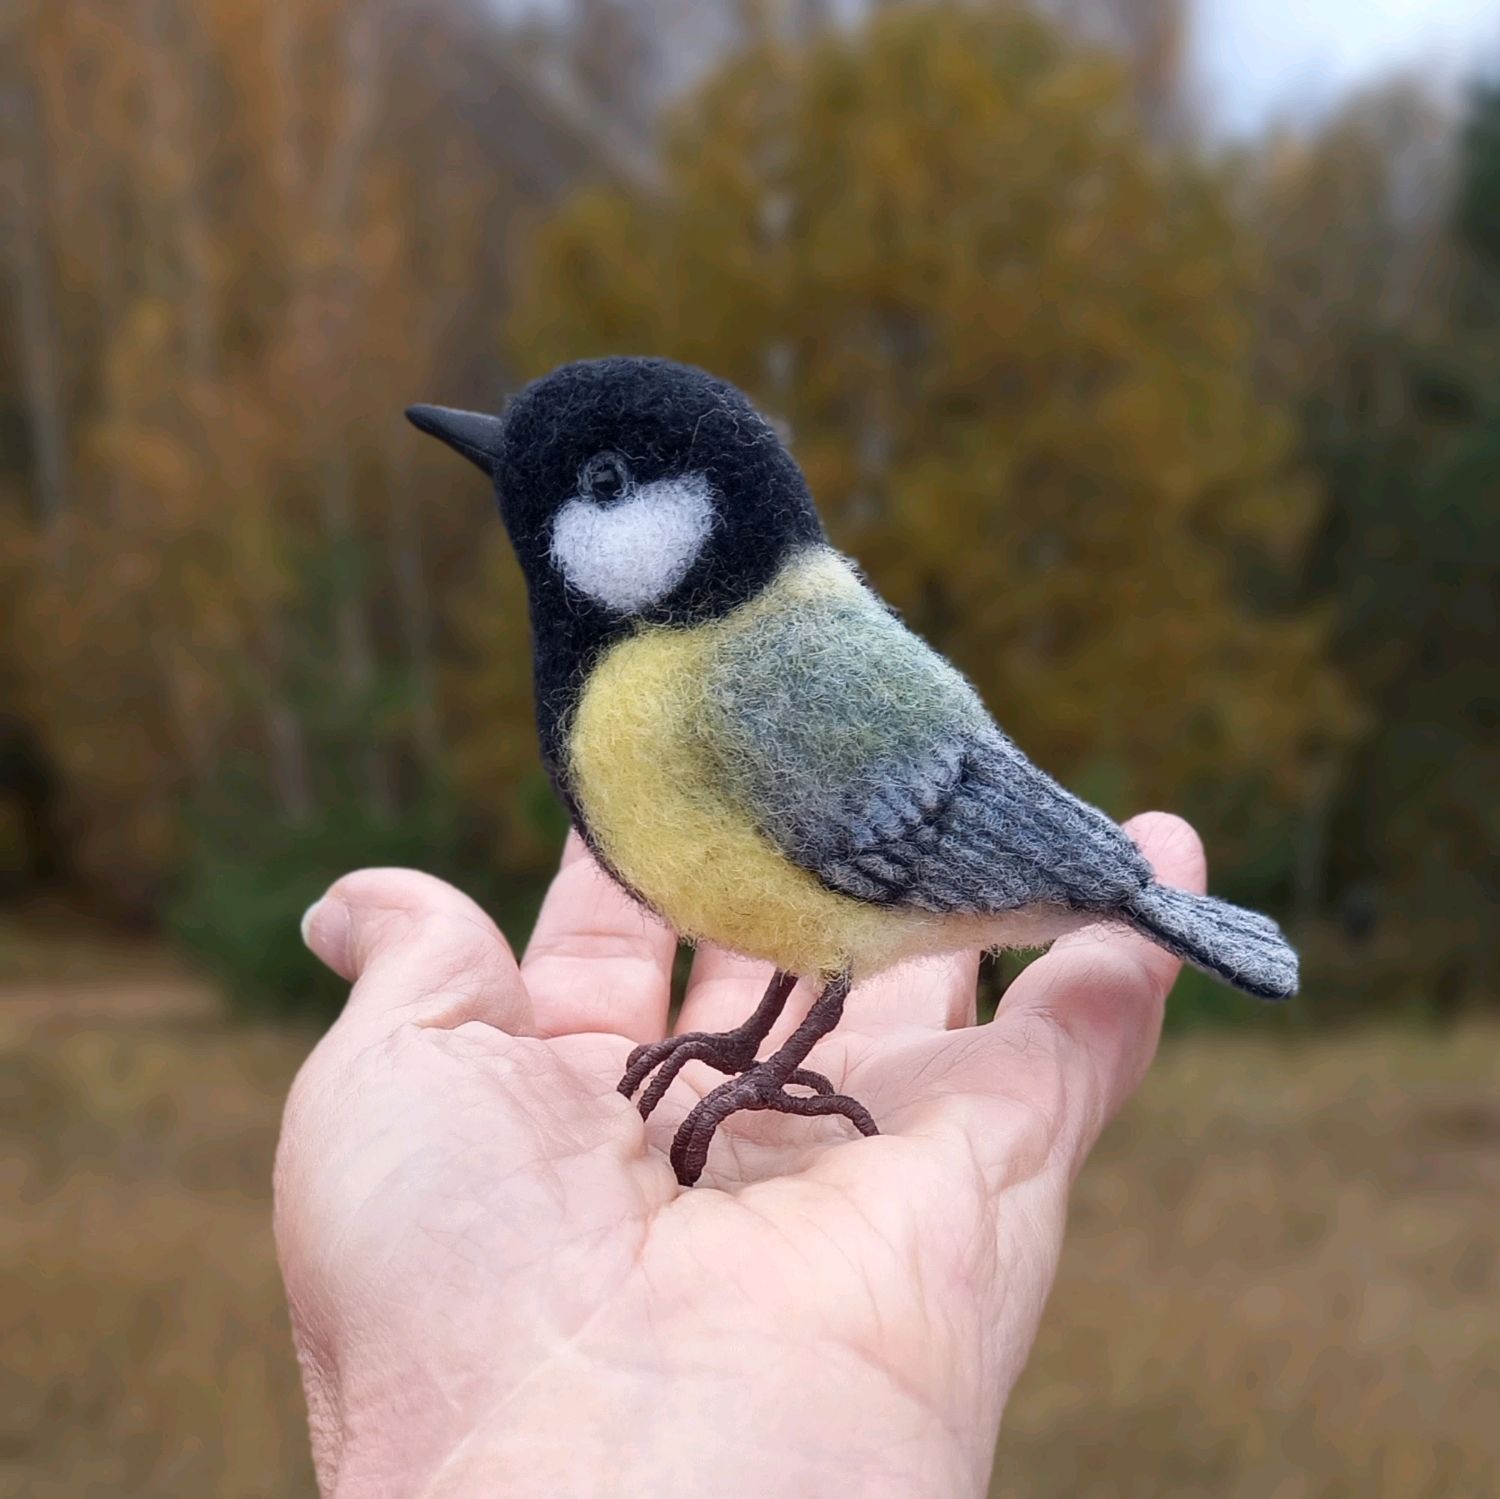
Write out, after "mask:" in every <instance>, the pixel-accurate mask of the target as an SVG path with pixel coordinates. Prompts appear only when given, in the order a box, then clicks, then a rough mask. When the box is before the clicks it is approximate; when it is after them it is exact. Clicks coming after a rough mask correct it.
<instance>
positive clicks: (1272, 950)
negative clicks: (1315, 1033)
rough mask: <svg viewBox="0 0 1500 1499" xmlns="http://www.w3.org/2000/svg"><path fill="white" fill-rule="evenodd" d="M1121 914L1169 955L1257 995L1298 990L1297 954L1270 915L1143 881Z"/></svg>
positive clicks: (1287, 995) (1280, 995)
mask: <svg viewBox="0 0 1500 1499" xmlns="http://www.w3.org/2000/svg"><path fill="white" fill-rule="evenodd" d="M1120 915H1121V916H1122V917H1123V918H1124V919H1125V920H1126V921H1127V922H1129V923H1130V925H1131V926H1133V927H1134V928H1135V929H1136V930H1137V931H1138V932H1141V933H1143V934H1144V935H1145V936H1147V937H1149V938H1150V939H1151V940H1152V941H1153V942H1155V943H1156V944H1157V945H1158V946H1159V947H1164V948H1166V950H1167V951H1168V952H1169V953H1171V954H1172V955H1173V956H1174V957H1178V958H1181V959H1182V960H1183V961H1184V962H1187V963H1191V964H1192V965H1193V966H1194V967H1195V968H1201V969H1202V970H1203V971H1204V972H1205V973H1211V974H1213V975H1214V977H1215V978H1221V979H1223V980H1224V982H1225V983H1226V984H1233V985H1234V987H1235V988H1236V989H1243V990H1244V991H1245V993H1246V994H1253V995H1254V996H1255V997H1256V998H1257V999H1290V998H1291V997H1292V995H1294V994H1295V993H1296V992H1297V954H1296V952H1295V951H1294V950H1293V948H1292V945H1291V943H1289V942H1288V941H1287V940H1286V938H1285V937H1284V936H1282V934H1281V928H1280V927H1279V926H1277V925H1276V923H1275V922H1274V921H1272V920H1271V918H1270V917H1269V916H1260V915H1258V914H1257V913H1256V912H1254V911H1246V910H1243V909H1241V908H1240V907H1239V906H1231V905H1230V904H1229V903H1228V901H1222V900H1215V899H1214V898H1213V896H1211V895H1193V894H1192V893H1191V892H1190V891H1187V890H1173V889H1172V888H1171V887H1170V886H1167V885H1147V886H1146V888H1145V889H1144V890H1142V891H1141V893H1140V894H1139V895H1138V896H1136V897H1135V899H1134V900H1132V901H1131V902H1130V904H1129V905H1127V906H1125V907H1124V909H1123V910H1122V911H1121V912H1120Z"/></svg>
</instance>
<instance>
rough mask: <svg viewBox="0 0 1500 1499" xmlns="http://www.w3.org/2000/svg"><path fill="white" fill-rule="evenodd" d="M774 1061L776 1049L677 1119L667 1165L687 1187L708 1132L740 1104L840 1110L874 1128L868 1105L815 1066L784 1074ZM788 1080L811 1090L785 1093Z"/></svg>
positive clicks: (704, 1156) (807, 1112) (698, 1169)
mask: <svg viewBox="0 0 1500 1499" xmlns="http://www.w3.org/2000/svg"><path fill="white" fill-rule="evenodd" d="M778 1061H779V1054H778V1056H774V1057H771V1058H770V1059H769V1060H767V1061H764V1062H759V1063H757V1064H756V1065H755V1066H753V1067H751V1068H749V1069H748V1070H746V1071H744V1072H742V1073H740V1075H739V1076H737V1077H731V1078H730V1079H729V1080H728V1081H727V1082H723V1083H720V1084H719V1086H718V1087H717V1088H715V1089H714V1090H713V1091H712V1092H711V1093H706V1094H705V1095H704V1096H703V1097H702V1098H701V1099H700V1100H699V1101H698V1103H697V1104H696V1105H695V1106H694V1108H693V1110H692V1112H691V1113H690V1114H689V1115H688V1116H687V1118H686V1119H684V1120H683V1121H682V1124H681V1126H680V1127H679V1128H678V1131H677V1134H676V1136H675V1137H674V1138H673V1140H672V1169H673V1170H674V1171H675V1172H676V1173H677V1180H678V1181H679V1182H680V1183H681V1184H682V1185H683V1186H684V1187H691V1186H692V1185H693V1184H694V1183H695V1182H696V1181H697V1180H698V1178H699V1177H700V1176H702V1174H703V1167H704V1165H705V1163H706V1162H707V1160H708V1147H709V1145H710V1144H712V1142H713V1137H714V1132H715V1131H716V1130H717V1129H718V1127H719V1126H720V1125H721V1124H723V1122H724V1121H725V1120H726V1119H727V1118H729V1116H730V1115H731V1114H738V1113H739V1112H741V1111H742V1110H746V1111H750V1110H760V1109H770V1110H773V1111H774V1112H776V1113H778V1114H800V1115H803V1116H816V1115H823V1114H842V1115H843V1117H844V1118H845V1119H847V1120H848V1121H849V1122H850V1123H851V1124H852V1125H853V1126H854V1127H855V1129H857V1130H858V1131H859V1132H860V1134H862V1135H878V1134H879V1133H880V1131H879V1130H878V1129H877V1128H876V1127H875V1121H874V1119H872V1118H871V1117H870V1111H869V1110H868V1109H867V1108H866V1107H865V1106H864V1105H863V1104H862V1103H860V1102H859V1101H858V1100H856V1099H853V1098H850V1097H849V1096H848V1094H846V1093H840V1092H838V1091H837V1090H836V1089H835V1088H834V1086H833V1084H832V1083H831V1082H829V1081H828V1079H827V1078H826V1077H824V1076H823V1074H822V1073H821V1072H812V1071H809V1070H808V1069H807V1068H805V1067H798V1068H796V1069H795V1070H793V1071H792V1072H791V1073H790V1074H788V1073H787V1071H786V1069H785V1066H784V1065H778ZM793 1084H801V1085H802V1086H803V1087H807V1088H811V1089H813V1092H812V1094H811V1095H808V1094H804V1093H788V1092H787V1091H786V1090H787V1088H788V1087H789V1086H791V1085H793Z"/></svg>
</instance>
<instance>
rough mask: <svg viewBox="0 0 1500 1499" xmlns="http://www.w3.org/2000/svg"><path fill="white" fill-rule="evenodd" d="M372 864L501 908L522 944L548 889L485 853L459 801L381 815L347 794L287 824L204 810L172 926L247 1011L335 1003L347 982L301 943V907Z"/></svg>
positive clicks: (326, 1008)
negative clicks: (505, 872) (441, 881)
mask: <svg viewBox="0 0 1500 1499" xmlns="http://www.w3.org/2000/svg"><path fill="white" fill-rule="evenodd" d="M372 865H405V866H411V867H415V868H419V869H423V870H427V871H428V872H430V873H433V874H437V875H440V876H442V877H443V878H445V879H448V880H451V881H452V882H453V883H454V884H456V885H458V886H460V888H462V889H464V890H465V891H466V892H467V893H469V894H470V895H472V896H474V898H475V899H477V900H479V901H480V903H481V904H482V905H485V906H486V908H487V909H489V910H491V911H494V912H496V913H497V915H498V916H499V917H500V918H501V924H502V926H503V927H505V928H506V930H507V932H508V933H509V934H510V935H511V937H512V940H513V942H515V944H516V945H517V946H518V947H519V946H520V944H521V943H522V941H523V940H524V937H525V934H526V932H528V931H529V930H530V924H531V920H532V919H533V918H534V916H535V912H536V907H537V904H538V902H539V899H540V892H539V890H538V889H537V888H536V886H535V885H534V884H531V883H528V884H526V885H525V886H523V887H521V888H519V889H518V888H515V887H514V886H510V887H509V888H507V889H505V891H504V894H503V896H502V895H501V892H500V881H499V878H498V873H497V872H498V869H499V860H498V859H493V858H486V857H485V850H483V849H481V848H478V847H476V846H475V839H474V837H473V834H472V833H470V832H468V831H466V824H465V822H464V820H463V819H461V818H460V817H459V816H458V814H457V813H456V811H454V810H452V809H450V808H449V807H447V806H446V805H443V804H442V803H434V804H433V805H432V806H429V807H426V808H424V809H422V810H421V811H418V812H407V813H404V814H402V815H400V816H397V817H394V818H391V817H382V816H379V815H376V814H374V813H372V812H370V811H369V810H367V809H366V808H364V807H361V806H358V805H354V804H350V803H345V804H342V805H337V806H333V807H329V808H327V809H325V810H323V811H322V812H321V813H320V815H319V816H318V817H316V818H315V819H313V820H311V821H308V822H305V823H300V824H289V823H287V822H284V821H279V820H277V819H275V818H273V817H269V816H265V815H260V814H258V813H256V812H253V811H248V810H244V809H240V810H234V811H223V810H220V811H216V812H214V813H210V814H199V815H198V816H196V817H194V819H193V820H192V826H191V839H190V853H189V856H188V859H187V861H186V866H185V868H184V870H183V872H182V877H181V880H180V882H179V885H178V888H177V891H176V894H175V896H174V898H173V899H172V901H171V902H170V904H169V906H168V911H167V927H168V930H169V932H170V934H171V935H172V937H173V939H174V940H175V941H176V942H177V943H178V944H179V945H180V946H181V947H182V948H183V950H184V951H185V952H186V953H187V954H188V955H189V957H190V958H191V959H192V960H193V962H194V963H195V964H196V965H197V966H199V967H200V968H202V969H203V970H204V971H205V972H207V973H208V974H209V975H210V976H211V977H212V978H214V979H215V980H217V981H218V983H219V984H220V986H221V987H222V989H223V991H224V994H225V996H226V999H227V1001H228V1003H229V1004H230V1006H231V1008H232V1009H234V1010H236V1011H238V1012H240V1013H242V1014H245V1015H247V1016H260V1017H275V1016H281V1017H306V1018H308V1019H311V1020H314V1021H319V1022H323V1021H327V1020H329V1019H331V1018H332V1017H333V1016H334V1015H335V1014H337V1012H338V1009H339V1007H340V1005H341V1004H342V1003H343V999H344V995H345V993H346V991H347V987H348V986H347V985H346V984H345V983H344V982H343V981H342V980H341V979H339V978H338V977H337V976H335V975H334V974H331V973H329V972H328V971H327V970H326V969H325V968H324V967H323V966H322V964H320V963H319V962H318V961H317V960H316V959H315V958H313V957H312V955H311V954H310V953H308V952H307V950H306V949H305V948H304V947H303V945H302V937H301V932H300V929H299V928H300V922H301V918H302V915H303V912H304V911H306V909H307V908H308V906H310V905H311V904H312V903H313V902H314V901H315V900H316V899H317V898H318V897H319V896H320V895H321V894H322V893H323V892H324V891H325V890H326V889H327V888H328V886H329V885H330V884H331V883H332V882H333V881H334V880H336V879H337V878H338V877H339V876H340V875H342V874H346V873H347V872H348V871H349V870H351V869H359V868H364V867H368V866H372Z"/></svg>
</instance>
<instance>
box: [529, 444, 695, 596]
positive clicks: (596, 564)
mask: <svg viewBox="0 0 1500 1499" xmlns="http://www.w3.org/2000/svg"><path fill="white" fill-rule="evenodd" d="M713 521H714V507H713V499H712V490H711V489H710V487H709V484H708V481H707V480H706V479H705V478H704V477H703V476H702V475H701V474H688V475H685V476H684V477H682V478H680V479H658V480H657V481H656V482H655V483H653V484H642V485H641V486H640V488H639V489H637V490H636V491H635V492H634V493H633V494H630V495H628V496H627V497H626V498H625V499H623V500H617V501H615V502H614V503H613V504H606V505H600V504H596V503H595V502H594V501H593V500H586V499H583V498H582V497H580V496H577V495H575V496H574V497H573V498H572V499H571V500H569V501H568V502H567V503H566V504H565V505H564V506H563V507H562V509H561V510H559V511H558V512H557V519H556V520H554V521H553V523H552V561H553V563H554V564H555V565H556V567H557V569H558V570H559V571H560V572H561V573H562V575H563V577H564V578H566V579H567V580H568V582H569V583H571V584H572V585H573V587H574V588H576V589H578V590H579V591H580V592H581V593H586V594H587V595H588V596H589V597H590V598H591V599H593V600H594V601H595V602H596V603H599V604H603V605H604V607H605V608H606V609H613V610H614V611H615V612H616V613H617V614H633V613H635V612H636V611H637V610H640V609H644V608H646V607H647V606H648V605H651V604H654V603H656V602H658V601H659V600H661V599H664V598H665V597H666V596H667V595H668V594H669V593H671V591H672V590H673V589H674V588H676V587H677V585H678V584H679V583H680V582H682V580H683V579H684V578H685V577H686V576H687V575H688V570H689V569H690V568H691V567H692V565H693V563H694V562H696V561H697V560H698V555H699V553H700V552H702V550H703V544H704V542H706V541H707V540H708V533H709V532H710V531H711V530H712V529H713Z"/></svg>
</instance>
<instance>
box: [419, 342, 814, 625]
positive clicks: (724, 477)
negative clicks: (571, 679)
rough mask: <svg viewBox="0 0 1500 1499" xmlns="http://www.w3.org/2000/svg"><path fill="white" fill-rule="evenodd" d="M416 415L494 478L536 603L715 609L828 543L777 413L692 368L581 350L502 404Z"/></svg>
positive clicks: (666, 616)
mask: <svg viewBox="0 0 1500 1499" xmlns="http://www.w3.org/2000/svg"><path fill="white" fill-rule="evenodd" d="M407 416H408V417H409V418H410V419H411V421H412V423H413V424H414V425H415V426H417V427H419V428H420V429H421V430H422V431H424V432H428V433H431V434H432V435H433V436H434V437H438V438H441V439H442V440H443V441H444V442H446V443H447V444H448V446H449V447H451V448H453V449H455V450H456V451H457V452H459V453H462V454H463V456H464V457H466V458H468V459H469V460H470V461H472V462H473V463H475V464H477V465H478V466H479V467H480V468H482V469H483V470H484V471H485V472H486V473H487V474H489V475H490V477H491V478H492V480H493V481H494V484H495V489H496V494H497V497H498V500H499V504H500V513H501V515H502V516H503V518H504V520H505V524H506V528H507V530H508V531H509V532H510V537H511V541H512V543H513V544H514V546H515V549H516V553H517V556H518V557H519V558H520V561H521V566H522V568H523V570H524V571H525V573H526V577H527V582H528V585H529V586H530V588H531V590H532V595H533V603H534V604H535V603H536V602H537V601H538V599H539V598H543V599H549V600H550V599H555V600H556V602H557V603H558V605H560V606H565V607H571V608H578V607H585V608H590V607H591V608H592V609H593V610H597V611H602V612H603V613H604V614H606V615H608V616H610V617H613V618H615V619H617V620H626V619H648V620H651V621H653V622H662V623H687V622H692V621H696V620H701V619H706V618H713V617H715V616H717V615H720V614H722V613H725V612H726V611H727V610H729V609H732V608H734V607H735V606H736V605H738V604H741V603H743V602H745V601H746V600H747V599H749V598H751V597H753V596H754V595H755V594H756V593H757V592H758V591H759V590H760V588H762V587H763V586H764V585H765V583H766V582H768V581H769V580H770V578H771V577H772V576H773V575H774V574H775V572H776V571H777V570H778V569H779V568H780V566H781V564H782V562H783V561H785V559H786V557H787V556H788V555H790V554H791V553H792V552H793V551H796V550H800V549H801V548H802V547H804V546H807V545H809V544H812V543H816V542H819V541H821V540H822V539H823V530H822V526H821V525H820V523H819V521H818V516H817V512H816V511H815V510H814V508H813V504H812V500H811V498H810V496H809V495H808V492H807V484H806V482H805V480H804V479H803V477H802V472H801V470H800V469H799V468H798V467H797V464H796V463H795V461H794V460H793V459H792V456H791V454H790V453H788V452H787V450H786V449H785V447H783V446H782V443H781V441H780V439H779V438H778V437H777V435H776V433H775V432H774V431H773V430H772V428H771V425H770V423H769V422H767V421H766V420H765V418H764V417H762V416H761V415H760V413H759V412H757V411H756V410H755V408H754V407H753V406H752V405H751V404H750V402H749V401H748V400H747V399H746V398H745V397H744V395H742V394H741V393H740V391H738V390H737V389H735V387H734V386H732V385H730V384H728V383H727V382H726V381H723V380H718V379H715V378H714V377H713V376H712V375H708V374H705V373H704V372H703V371H702V370H699V369H693V368H691V367H690V366H687V365H681V364H674V363H672V362H670V361H669V360H664V359H630V358H610V359H590V360H581V361H579V362H578V363H576V364H566V365H563V366H562V367H561V368H560V369H556V370H554V371H553V372H552V373H551V374H550V375H544V376H543V377H542V378H541V379H539V380H536V381H533V382H532V384H530V385H528V386H527V387H526V388H525V389H524V390H522V391H521V392H520V393H519V394H518V395H517V396H516V397H515V398H514V399H513V400H512V401H511V402H510V404H509V405H508V406H507V407H506V409H505V412H504V414H503V415H502V416H498V417H495V416H482V415H478V414H476V413H472V412H462V411H449V410H445V409H444V408H442V407H437V406H413V407H412V408H411V409H410V410H409V411H408V412H407ZM558 589H561V590H562V591H563V594H564V595H565V597H559V596H558V592H557V591H558Z"/></svg>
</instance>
